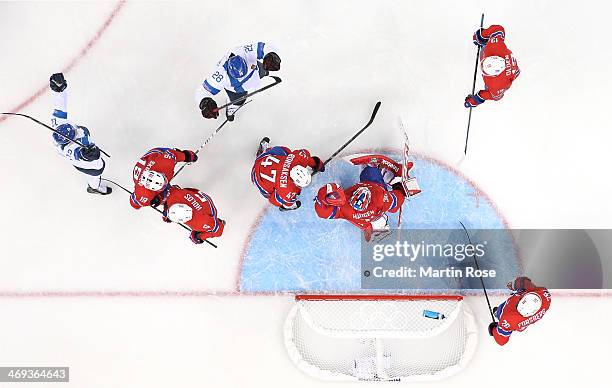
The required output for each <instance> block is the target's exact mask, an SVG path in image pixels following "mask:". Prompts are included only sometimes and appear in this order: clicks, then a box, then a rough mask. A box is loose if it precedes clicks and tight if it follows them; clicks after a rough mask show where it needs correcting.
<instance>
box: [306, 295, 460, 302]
mask: <svg viewBox="0 0 612 388" xmlns="http://www.w3.org/2000/svg"><path fill="white" fill-rule="evenodd" d="M295 300H337V301H341V300H373V301H376V300H463V296H461V295H406V294H380V295H375V294H301V295H296V296H295Z"/></svg>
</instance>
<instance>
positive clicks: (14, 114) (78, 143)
mask: <svg viewBox="0 0 612 388" xmlns="http://www.w3.org/2000/svg"><path fill="white" fill-rule="evenodd" d="M2 114H3V115H12V116H21V117H25V118H27V119H30V120H32V121H34V122H35V123H37V124H40V125H42V126H43V127H45V128H47V129H49V130H51V131H53V132H55V133H57V134H58V135H60V136H61V137H63V138H64V139H66V140H68V141H70V142H72V143H74V144H77V145H79V146H81V147H83V148H87V146H86V145H85V144H83V143H81V142H79V141H76V140H73V139H71V138H69V137H67V136H64V135H62V134H61V133H59V132H58V131H57V130H55V129H53V128H51V127H50V126H48V125H47V124H45V123H43V122H41V121H39V120H36V119H35V118H34V117H32V116H28V115H25V114H23V113H13V112H2ZM98 149H99V150H100V152H101V153H103V154H104V155H106V156H107V157H109V158H110V157H111V156H110V155H109V154H107V153H106V152H104V150H103V149H102V148H100V147H98Z"/></svg>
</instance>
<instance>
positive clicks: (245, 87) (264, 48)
mask: <svg viewBox="0 0 612 388" xmlns="http://www.w3.org/2000/svg"><path fill="white" fill-rule="evenodd" d="M280 64H281V59H280V57H279V56H278V51H277V50H276V48H275V47H274V46H272V45H270V44H269V43H265V42H255V43H250V44H245V45H243V46H238V47H235V48H233V49H232V50H230V51H229V52H228V53H227V54H225V55H224V56H223V58H221V60H220V61H219V62H217V67H216V68H215V70H214V72H213V73H212V74H211V75H210V76H209V77H208V78H206V79H205V80H204V82H202V84H201V85H200V86H198V88H197V90H196V103H198V104H199V107H200V111H201V112H202V116H204V117H205V118H207V119H216V118H217V117H219V112H218V110H217V106H218V105H217V102H216V101H215V100H214V99H213V96H215V95H217V94H218V93H219V92H220V91H222V90H224V89H225V92H226V93H227V96H228V98H229V100H230V101H235V100H237V99H238V98H240V97H242V96H244V95H245V94H247V93H248V92H252V91H254V90H256V89H259V87H260V85H261V79H262V78H263V77H265V76H267V75H268V74H269V72H271V71H278V70H280ZM245 101H246V100H242V101H239V102H237V103H236V104H232V105H230V106H228V107H227V110H226V115H227V119H228V120H229V121H232V120H234V112H236V109H238V108H239V107H240V105H242V104H244V102H245Z"/></svg>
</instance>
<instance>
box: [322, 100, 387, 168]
mask: <svg viewBox="0 0 612 388" xmlns="http://www.w3.org/2000/svg"><path fill="white" fill-rule="evenodd" d="M380 104H381V102H380V101H378V102H377V103H376V105H375V106H374V111H373V112H372V116H370V121H368V123H367V124H366V125H365V127H363V128H361V129H360V130H359V132H357V133H356V134H354V135H353V137H351V138H350V139H349V141H347V142H346V143H344V145H343V146H342V147H340V148H339V149H338V150H337V151H336V152H334V153H333V154H332V156H330V157H329V158H327V160H326V161H325V162H324V163H323V165H324V166H326V165H327V163H329V162H330V161H331V160H332V159H333V158H335V157H336V155H338V154H339V153H340V152H342V150H343V149H345V148H346V147H347V146H348V145H349V144H351V143H352V142H353V140H355V139H356V138H357V136H359V135H361V134H362V133H363V131H365V130H366V129H367V128H368V127H369V126H370V125H372V122H374V118H375V117H376V114H377V113H378V109H379V108H380ZM317 172H318V171H315V172H314V173H313V174H312V175H315V174H316V173H317Z"/></svg>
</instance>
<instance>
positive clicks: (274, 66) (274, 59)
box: [263, 53, 281, 71]
mask: <svg viewBox="0 0 612 388" xmlns="http://www.w3.org/2000/svg"><path fill="white" fill-rule="evenodd" d="M280 65H281V59H280V57H279V56H278V54H277V53H267V54H266V56H265V57H264V59H263V67H264V69H265V70H267V71H279V70H280Z"/></svg>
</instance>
